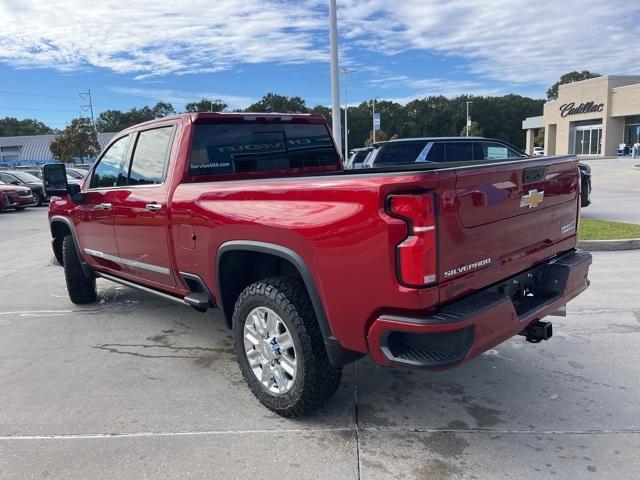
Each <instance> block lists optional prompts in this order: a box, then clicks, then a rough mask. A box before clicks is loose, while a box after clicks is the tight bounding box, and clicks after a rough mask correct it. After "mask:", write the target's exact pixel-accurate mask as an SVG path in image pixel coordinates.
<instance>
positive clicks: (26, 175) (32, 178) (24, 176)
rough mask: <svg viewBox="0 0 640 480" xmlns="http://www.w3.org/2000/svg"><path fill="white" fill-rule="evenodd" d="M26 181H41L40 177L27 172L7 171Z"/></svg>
mask: <svg viewBox="0 0 640 480" xmlns="http://www.w3.org/2000/svg"><path fill="white" fill-rule="evenodd" d="M7 173H10V174H11V175H13V176H14V177H16V178H18V179H20V180H22V181H23V182H25V183H40V179H39V178H38V177H36V176H35V175H31V174H30V173H27V172H7Z"/></svg>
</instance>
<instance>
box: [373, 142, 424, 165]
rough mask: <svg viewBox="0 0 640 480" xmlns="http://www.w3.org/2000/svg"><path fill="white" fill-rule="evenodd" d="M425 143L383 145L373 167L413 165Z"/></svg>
mask: <svg viewBox="0 0 640 480" xmlns="http://www.w3.org/2000/svg"><path fill="white" fill-rule="evenodd" d="M426 145H427V142H391V143H384V144H382V146H381V147H380V151H379V152H378V153H377V155H376V158H375V165H376V166H381V165H404V164H407V163H414V162H415V161H416V160H417V159H418V155H420V153H421V152H422V150H424V147H425V146H426Z"/></svg>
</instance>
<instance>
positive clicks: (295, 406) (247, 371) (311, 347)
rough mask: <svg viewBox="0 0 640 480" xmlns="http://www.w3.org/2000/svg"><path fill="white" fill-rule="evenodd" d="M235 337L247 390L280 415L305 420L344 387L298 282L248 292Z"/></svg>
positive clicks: (237, 313) (261, 285) (275, 282)
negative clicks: (340, 386)
mask: <svg viewBox="0 0 640 480" xmlns="http://www.w3.org/2000/svg"><path fill="white" fill-rule="evenodd" d="M233 336H234V346H235V350H236V355H237V357H238V363H239V364H240V369H241V370H242V374H243V376H244V378H245V380H246V381H247V383H248V385H249V388H251V391H252V392H253V393H254V394H255V396H256V397H258V399H259V400H260V401H261V402H262V403H263V404H264V405H265V406H266V407H267V408H269V409H270V410H272V411H274V412H276V413H278V414H279V415H282V416H285V417H294V416H297V415H302V414H303V413H305V412H308V411H310V410H312V409H314V408H316V407H318V406H319V405H320V404H322V403H323V402H324V401H326V400H328V399H329V398H330V397H331V396H332V395H333V394H334V393H335V391H336V389H337V388H338V386H339V385H340V379H341V377H342V370H341V369H340V368H336V367H334V366H333V365H331V364H330V363H329V359H328V358H327V353H326V350H325V347H324V342H323V339H322V334H321V332H320V328H319V326H318V322H317V320H316V317H315V314H314V311H313V307H312V306H311V302H310V301H309V297H308V294H307V291H306V289H305V287H304V285H303V284H302V283H301V282H300V281H299V280H297V279H295V278H290V277H275V278H269V279H266V280H262V281H259V282H256V283H254V284H253V285H250V286H249V287H247V288H246V289H245V290H244V291H243V292H242V293H241V294H240V297H239V298H238V301H237V302H236V305H235V310H234V313H233Z"/></svg>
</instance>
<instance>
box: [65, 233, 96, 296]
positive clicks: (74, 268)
mask: <svg viewBox="0 0 640 480" xmlns="http://www.w3.org/2000/svg"><path fill="white" fill-rule="evenodd" d="M62 260H63V262H62V263H63V265H64V277H65V280H66V281H67V292H68V293H69V299H70V300H71V301H72V302H73V303H75V304H77V305H81V304H83V303H93V302H95V301H96V297H97V295H96V279H95V277H93V276H89V275H87V274H86V273H85V271H84V269H83V268H82V261H81V259H80V257H79V255H78V250H77V249H76V244H75V242H74V240H73V237H72V236H71V235H67V236H66V237H64V240H63V241H62Z"/></svg>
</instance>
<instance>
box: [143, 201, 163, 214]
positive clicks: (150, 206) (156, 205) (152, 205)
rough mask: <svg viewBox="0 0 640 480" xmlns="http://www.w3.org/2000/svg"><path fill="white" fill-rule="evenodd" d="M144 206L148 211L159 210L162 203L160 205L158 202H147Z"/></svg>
mask: <svg viewBox="0 0 640 480" xmlns="http://www.w3.org/2000/svg"><path fill="white" fill-rule="evenodd" d="M145 208H146V209H147V210H149V211H150V212H159V211H160V210H162V205H160V204H159V203H147V204H146V205H145Z"/></svg>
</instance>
